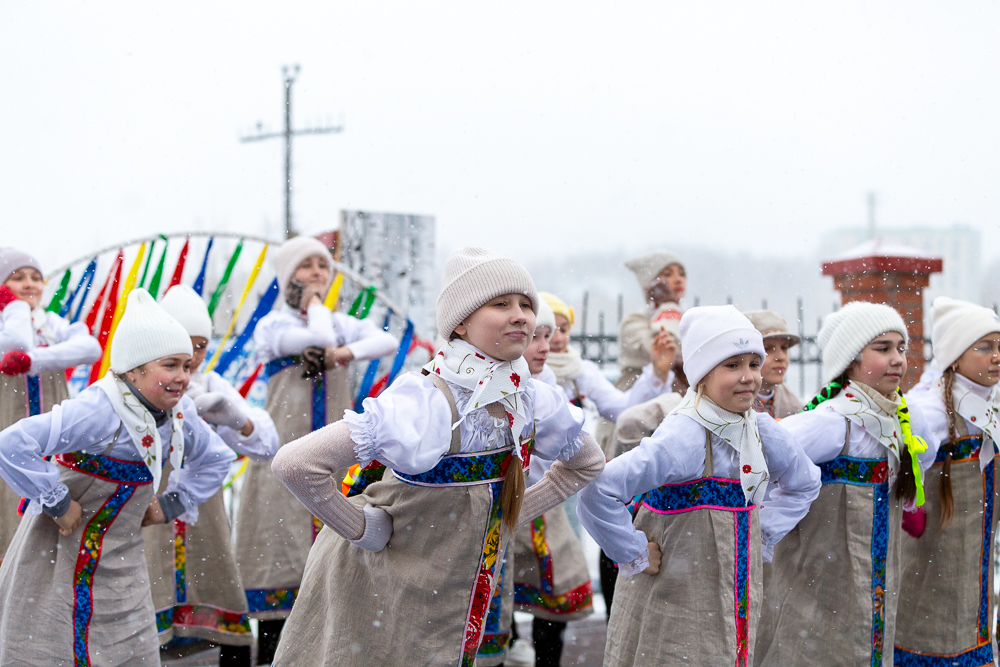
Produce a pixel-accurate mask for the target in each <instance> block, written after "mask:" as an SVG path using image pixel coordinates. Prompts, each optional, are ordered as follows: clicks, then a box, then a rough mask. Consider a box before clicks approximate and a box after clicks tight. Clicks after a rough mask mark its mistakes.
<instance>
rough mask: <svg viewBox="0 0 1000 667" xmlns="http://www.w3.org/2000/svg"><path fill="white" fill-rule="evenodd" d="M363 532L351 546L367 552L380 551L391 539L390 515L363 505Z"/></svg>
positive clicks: (352, 541)
mask: <svg viewBox="0 0 1000 667" xmlns="http://www.w3.org/2000/svg"><path fill="white" fill-rule="evenodd" d="M364 511H365V532H363V533H361V537H359V538H358V539H356V540H351V544H353V545H355V546H358V547H361V548H362V549H365V550H367V551H382V549H385V545H386V544H388V543H389V538H390V537H392V515H391V514H389V513H388V512H386V511H385V510H384V509H381V508H379V507H375V506H374V505H365V510H364Z"/></svg>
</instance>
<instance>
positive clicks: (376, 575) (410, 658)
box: [273, 374, 534, 667]
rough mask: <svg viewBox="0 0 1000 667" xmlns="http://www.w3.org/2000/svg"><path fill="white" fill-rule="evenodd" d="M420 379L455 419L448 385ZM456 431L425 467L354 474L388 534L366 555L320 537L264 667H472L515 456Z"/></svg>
mask: <svg viewBox="0 0 1000 667" xmlns="http://www.w3.org/2000/svg"><path fill="white" fill-rule="evenodd" d="M427 377H429V378H430V379H431V381H432V382H434V384H435V385H436V386H437V387H438V389H440V390H441V391H442V392H443V393H444V394H445V396H446V397H447V399H448V403H449V405H450V406H451V411H452V418H453V421H454V422H457V421H458V419H459V416H458V409H457V408H456V406H455V398H454V396H453V395H452V393H451V390H450V389H449V388H448V386H447V384H446V383H445V381H444V380H442V379H441V378H440V377H438V376H436V375H433V374H431V375H428V376H427ZM460 431H461V427H459V428H456V429H454V430H453V431H452V440H451V446H450V448H449V451H448V454H447V455H445V456H444V457H443V458H442V459H441V460H440V462H438V464H437V465H436V466H435V467H434V468H433V469H431V470H430V471H428V472H425V473H421V474H418V475H407V474H403V473H399V472H396V471H390V470H386V471H385V474H384V476H383V477H382V479H381V480H379V481H374V482H372V481H371V480H370V479H366V478H365V476H362V478H361V480H362V484H364V485H366V486H365V488H364V491H363V492H362V493H360V494H357V495H353V494H352V500H353V501H354V502H356V503H357V504H358V505H359V506H360V507H363V506H364V505H365V503H370V504H372V505H374V506H376V507H379V508H381V509H384V510H385V511H387V512H388V513H389V514H390V515H392V519H393V528H392V537H391V539H390V540H389V543H388V545H387V546H386V547H385V548H384V549H383V550H382V551H379V552H378V553H373V552H370V551H366V550H364V549H361V548H359V547H356V546H354V545H353V544H351V543H350V542H349V541H347V540H346V539H344V538H343V537H341V536H340V535H338V534H337V533H336V532H335V531H332V530H324V531H321V532H320V534H319V536H318V537H317V538H316V544H315V546H314V547H313V549H312V552H311V553H310V554H309V561H308V562H307V563H306V568H305V574H304V575H303V578H302V588H301V591H300V593H299V597H298V601H297V602H296V604H295V608H294V609H293V610H292V613H291V615H290V616H289V618H288V621H287V623H286V624H285V628H284V631H283V632H282V635H281V642H280V643H279V645H278V651H277V653H276V654H275V657H274V662H273V664H274V665H275V667H302V666H305V665H310V666H311V665H325V666H331V665H349V666H350V667H368V666H370V667H383V666H384V665H441V666H445V665H447V666H462V667H471V666H472V665H475V662H476V653H477V652H478V650H479V646H480V642H481V641H482V637H483V628H484V625H485V621H486V616H487V614H488V612H489V606H490V600H491V598H492V596H493V592H494V589H495V587H496V586H497V582H498V576H499V571H500V569H501V564H502V555H503V553H504V550H505V549H506V548H507V543H508V539H509V537H510V534H509V531H508V530H507V529H506V528H505V527H504V525H503V521H502V520H503V516H502V511H501V507H500V488H501V485H502V483H503V477H504V473H505V471H506V469H507V466H509V465H517V463H518V458H517V457H516V456H515V455H514V448H513V447H512V446H509V447H505V448H502V449H495V450H489V451H485V452H470V453H466V454H463V453H461V432H460ZM533 447H534V442H533V439H531V438H525V439H523V440H522V441H521V449H522V451H523V452H525V454H526V455H525V456H524V459H525V460H524V462H523V464H524V468H527V464H528V459H529V458H530V452H531V449H532V448H533Z"/></svg>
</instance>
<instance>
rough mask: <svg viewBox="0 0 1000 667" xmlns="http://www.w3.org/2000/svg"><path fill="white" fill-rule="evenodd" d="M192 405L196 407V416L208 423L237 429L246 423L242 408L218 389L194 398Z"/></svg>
mask: <svg viewBox="0 0 1000 667" xmlns="http://www.w3.org/2000/svg"><path fill="white" fill-rule="evenodd" d="M194 406H195V407H196V408H198V416H199V417H201V418H202V419H204V420H205V421H207V422H208V423H210V424H216V425H218V426H228V427H229V428H231V429H233V430H234V431H239V430H240V429H241V428H243V426H244V425H245V424H246V423H247V416H246V415H245V414H243V409H242V408H241V407H240V406H239V405H236V404H235V403H234V402H233V401H231V400H229V399H228V398H227V397H226V395H225V394H223V393H221V392H218V391H209V392H206V393H204V394H202V395H201V396H199V397H198V398H196V399H194Z"/></svg>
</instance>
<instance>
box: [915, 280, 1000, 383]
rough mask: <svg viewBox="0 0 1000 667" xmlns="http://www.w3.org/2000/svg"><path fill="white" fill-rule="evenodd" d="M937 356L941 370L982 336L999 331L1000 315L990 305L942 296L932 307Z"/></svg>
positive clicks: (935, 354)
mask: <svg viewBox="0 0 1000 667" xmlns="http://www.w3.org/2000/svg"><path fill="white" fill-rule="evenodd" d="M931 322H932V324H931V340H932V342H933V344H934V358H935V359H937V362H938V365H939V366H940V367H941V370H945V369H947V368H948V367H949V366H951V365H952V364H953V363H955V362H956V361H958V358H959V357H960V356H962V353H963V352H965V351H966V350H967V349H969V347H970V346H971V345H972V344H973V343H975V342H976V341H977V340H979V339H980V338H982V337H983V336H985V335H987V334H991V333H1000V317H997V314H996V313H994V312H993V311H992V310H991V309H989V308H983V307H982V306H979V305H976V304H974V303H970V302H968V301H959V300H958V299H949V298H948V297H946V296H939V297H938V298H936V299H934V305H933V306H932V310H931Z"/></svg>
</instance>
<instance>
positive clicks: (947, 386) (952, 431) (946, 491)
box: [938, 368, 958, 528]
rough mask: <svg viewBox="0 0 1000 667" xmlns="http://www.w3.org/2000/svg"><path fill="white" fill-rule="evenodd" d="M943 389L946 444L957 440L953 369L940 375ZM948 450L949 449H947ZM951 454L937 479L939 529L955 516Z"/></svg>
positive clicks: (950, 453)
mask: <svg viewBox="0 0 1000 667" xmlns="http://www.w3.org/2000/svg"><path fill="white" fill-rule="evenodd" d="M942 383H943V385H944V386H943V388H944V409H945V412H946V413H947V415H948V442H949V443H954V442H955V441H957V440H958V413H956V412H955V394H954V389H953V388H954V386H955V369H953V368H947V369H945V371H944V374H943V375H942ZM949 449H950V448H949ZM951 455H952V452H951V451H948V455H947V456H946V457H945V459H944V466H943V470H941V477H940V478H939V479H938V494H939V495H940V496H941V527H942V528H944V527H945V526H946V525H948V522H950V521H951V518H952V517H953V516H954V514H955V497H954V495H952V491H951V458H952V456H951Z"/></svg>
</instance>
